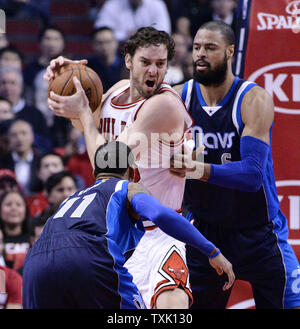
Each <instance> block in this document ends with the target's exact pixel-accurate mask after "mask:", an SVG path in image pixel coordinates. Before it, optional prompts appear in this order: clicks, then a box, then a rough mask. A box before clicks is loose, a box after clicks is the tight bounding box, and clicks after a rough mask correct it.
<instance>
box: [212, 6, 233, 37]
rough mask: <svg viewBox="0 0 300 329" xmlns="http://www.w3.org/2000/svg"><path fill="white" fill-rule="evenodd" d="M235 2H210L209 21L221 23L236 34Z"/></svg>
mask: <svg viewBox="0 0 300 329" xmlns="http://www.w3.org/2000/svg"><path fill="white" fill-rule="evenodd" d="M236 7H237V1H236V0H211V8H212V13H211V17H209V18H208V20H209V21H222V22H224V23H226V24H227V25H229V26H230V27H231V28H232V29H233V31H234V32H235V33H236V12H235V8H236Z"/></svg>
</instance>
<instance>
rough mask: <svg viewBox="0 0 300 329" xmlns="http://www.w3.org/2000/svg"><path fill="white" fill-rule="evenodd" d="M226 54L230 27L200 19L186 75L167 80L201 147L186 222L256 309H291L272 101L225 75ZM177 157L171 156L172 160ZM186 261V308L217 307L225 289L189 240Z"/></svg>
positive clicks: (294, 295)
mask: <svg viewBox="0 0 300 329" xmlns="http://www.w3.org/2000/svg"><path fill="white" fill-rule="evenodd" d="M233 54H234V34H233V31H232V29H231V28H230V27H229V26H228V25H226V24H225V23H222V22H209V23H206V24H204V25H203V26H201V27H200V28H199V30H198V32H197V34H196V36H195V38H194V42H193V61H194V78H193V79H192V80H190V81H188V82H186V83H185V84H184V85H179V86H175V89H176V90H177V91H178V92H179V94H180V95H181V97H182V99H183V100H184V101H185V103H186V106H187V108H188V110H189V113H190V115H191V116H192V118H193V120H194V126H193V129H192V132H193V133H194V138H195V141H196V144H197V142H198V143H200V144H202V143H203V144H204V146H205V156H204V160H205V164H200V163H198V166H197V167H195V168H199V169H201V170H202V172H204V174H203V176H202V178H201V179H200V180H199V179H188V180H187V183H186V189H185V196H184V203H185V205H186V207H187V208H188V210H189V211H190V214H189V215H190V218H193V219H194V225H195V226H196V227H197V228H198V229H199V231H200V232H202V233H203V234H204V235H205V236H206V237H207V238H208V239H211V240H212V241H214V242H215V243H216V244H217V245H218V246H220V248H222V250H223V252H224V255H225V256H226V257H228V259H229V260H230V261H231V262H232V264H233V268H234V270H235V273H236V275H237V278H238V279H240V280H245V281H249V282H250V283H251V285H252V290H253V295H254V299H255V304H256V308H296V307H299V306H300V294H299V288H297V280H298V282H299V276H300V268H299V263H298V260H297V258H296V256H295V253H294V251H293V249H292V247H291V246H290V245H289V244H288V242H287V239H288V226H287V220H286V218H285V216H284V214H283V213H282V212H281V210H280V205H279V200H278V197H277V191H276V186H275V179H274V173H273V160H272V140H271V132H272V126H273V119H274V109H273V102H272V98H271V96H270V95H269V94H268V93H267V92H266V91H265V90H264V89H263V88H261V87H260V86H258V85H256V84H255V83H252V82H249V81H244V80H242V79H239V78H238V77H235V76H234V75H233V73H232V70H231V64H232V58H233ZM184 157H185V156H182V155H179V154H178V155H176V156H175V160H174V163H176V162H177V161H179V162H180V161H182V159H183V158H184ZM190 167H192V164H190ZM172 172H173V173H175V174H176V173H178V172H179V173H180V174H182V171H181V170H179V169H172ZM193 174H195V173H193ZM187 261H188V267H189V269H190V274H191V284H192V287H193V296H194V304H193V307H195V308H225V307H226V303H227V301H228V298H229V296H230V291H229V290H227V291H226V292H225V291H221V290H220V289H219V287H220V286H221V285H222V278H220V277H218V276H216V275H215V274H214V273H213V272H212V271H211V270H210V269H209V267H208V266H207V265H208V263H207V261H206V259H204V258H203V257H202V255H201V254H199V253H198V252H197V250H195V249H194V248H192V247H189V246H187Z"/></svg>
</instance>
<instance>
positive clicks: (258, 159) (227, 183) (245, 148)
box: [207, 136, 269, 192]
mask: <svg viewBox="0 0 300 329" xmlns="http://www.w3.org/2000/svg"><path fill="white" fill-rule="evenodd" d="M268 153H269V145H268V144H267V143H265V142H263V141H262V140H260V139H257V138H254V137H251V136H244V137H242V139H241V160H240V161H234V162H229V163H225V164H221V165H215V164H212V165H210V175H209V178H208V180H207V182H208V183H210V184H214V185H218V186H221V187H225V188H231V189H237V190H240V191H245V192H255V191H258V190H259V189H260V187H261V185H262V183H263V178H264V173H265V169H266V166H267V160H268Z"/></svg>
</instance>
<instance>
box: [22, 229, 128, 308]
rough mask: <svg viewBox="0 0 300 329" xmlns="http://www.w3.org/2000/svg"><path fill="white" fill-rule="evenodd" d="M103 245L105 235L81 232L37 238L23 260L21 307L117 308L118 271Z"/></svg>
mask: <svg viewBox="0 0 300 329" xmlns="http://www.w3.org/2000/svg"><path fill="white" fill-rule="evenodd" d="M106 245H107V243H106V241H105V238H104V237H96V236H93V235H88V234H82V233H80V234H78V233H76V234H75V233H74V234H73V233H72V232H63V233H61V234H59V233H56V234H55V239H53V238H51V237H48V238H47V237H43V238H40V239H39V240H38V241H37V242H36V243H35V244H34V245H33V247H32V248H31V249H30V250H29V253H28V255H27V257H26V259H25V263H24V270H23V307H24V308H39V309H40V308H42V309H47V308H54V309H68V308H73V309H74V308H84V309H87V308H97V309H99V308H109V309H118V308H120V306H121V297H120V294H119V292H118V287H119V280H118V274H117V273H116V272H115V270H114V262H113V258H112V257H111V255H110V253H109V251H108V249H107V247H106ZM133 307H134V305H133Z"/></svg>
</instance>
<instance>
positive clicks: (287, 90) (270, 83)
mask: <svg viewBox="0 0 300 329" xmlns="http://www.w3.org/2000/svg"><path fill="white" fill-rule="evenodd" d="M247 80H249V81H253V82H256V83H258V84H259V85H261V86H262V87H263V88H265V89H266V90H267V91H268V92H269V94H270V95H271V96H272V97H273V99H274V103H275V111H276V112H280V113H285V114H300V62H280V63H274V64H270V65H267V66H264V67H261V68H260V69H258V70H257V71H255V72H253V73H252V74H251V75H250V76H249V77H248V79H247ZM274 96H276V97H274ZM287 107H289V108H287Z"/></svg>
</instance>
